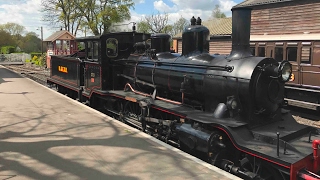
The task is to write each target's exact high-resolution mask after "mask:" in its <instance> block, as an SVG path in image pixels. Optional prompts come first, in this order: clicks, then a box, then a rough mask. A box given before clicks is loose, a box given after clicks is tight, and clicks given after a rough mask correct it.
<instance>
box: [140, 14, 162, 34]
mask: <svg viewBox="0 0 320 180" xmlns="http://www.w3.org/2000/svg"><path fill="white" fill-rule="evenodd" d="M144 21H145V22H146V23H147V25H148V27H149V28H150V30H151V32H154V33H165V32H164V31H165V30H166V26H167V25H168V14H167V13H165V14H160V13H159V12H158V14H152V15H150V16H146V17H145V20H144ZM166 31H167V30H166Z"/></svg>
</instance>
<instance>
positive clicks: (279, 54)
mask: <svg viewBox="0 0 320 180" xmlns="http://www.w3.org/2000/svg"><path fill="white" fill-rule="evenodd" d="M274 58H275V59H276V60H278V61H282V60H283V47H275V48H274Z"/></svg>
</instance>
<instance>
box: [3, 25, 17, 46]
mask: <svg viewBox="0 0 320 180" xmlns="http://www.w3.org/2000/svg"><path fill="white" fill-rule="evenodd" d="M14 44H15V41H14V40H13V39H12V36H11V35H10V33H8V32H7V31H4V30H2V29H0V47H1V46H12V45H14Z"/></svg>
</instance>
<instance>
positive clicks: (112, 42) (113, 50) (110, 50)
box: [106, 38, 118, 57]
mask: <svg viewBox="0 0 320 180" xmlns="http://www.w3.org/2000/svg"><path fill="white" fill-rule="evenodd" d="M106 43H107V56H108V57H117V56H118V40H117V39H115V38H109V39H107V42H106Z"/></svg>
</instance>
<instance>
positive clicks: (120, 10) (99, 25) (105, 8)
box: [77, 0, 134, 35]
mask: <svg viewBox="0 0 320 180" xmlns="http://www.w3.org/2000/svg"><path fill="white" fill-rule="evenodd" d="M133 5H134V3H133V1H132V0H113V1H111V0H110V1H107V0H77V8H78V9H79V11H80V13H81V16H82V17H83V22H84V24H86V25H87V27H89V28H90V29H91V31H92V33H93V34H94V35H100V34H105V33H108V32H109V31H110V30H111V26H112V25H113V24H115V23H119V22H123V21H124V20H128V19H130V17H131V16H130V11H129V9H130V8H131V7H133Z"/></svg>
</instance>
